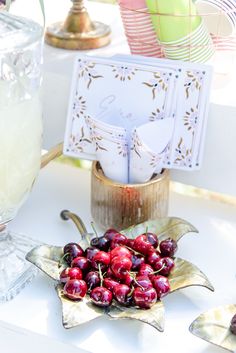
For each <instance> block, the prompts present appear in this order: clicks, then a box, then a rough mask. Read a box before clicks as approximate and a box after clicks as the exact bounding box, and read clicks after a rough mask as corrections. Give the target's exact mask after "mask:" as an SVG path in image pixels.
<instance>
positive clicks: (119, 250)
mask: <svg viewBox="0 0 236 353" xmlns="http://www.w3.org/2000/svg"><path fill="white" fill-rule="evenodd" d="M110 255H111V261H112V260H113V259H114V258H115V257H116V256H118V257H128V258H129V259H131V257H132V255H131V252H130V251H129V250H128V249H127V248H125V247H124V246H117V247H116V248H114V249H113V250H111V252H110Z"/></svg>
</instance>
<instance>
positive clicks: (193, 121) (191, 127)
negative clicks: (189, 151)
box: [184, 107, 199, 133]
mask: <svg viewBox="0 0 236 353" xmlns="http://www.w3.org/2000/svg"><path fill="white" fill-rule="evenodd" d="M198 117H199V116H198V107H196V109H194V108H191V109H190V111H188V112H186V113H185V116H184V126H186V127H187V130H188V131H192V133H194V131H195V128H196V126H197V124H198Z"/></svg>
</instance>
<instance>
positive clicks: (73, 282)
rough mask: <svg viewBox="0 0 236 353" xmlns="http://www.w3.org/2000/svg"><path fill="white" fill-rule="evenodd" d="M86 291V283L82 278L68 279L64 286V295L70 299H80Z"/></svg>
mask: <svg viewBox="0 0 236 353" xmlns="http://www.w3.org/2000/svg"><path fill="white" fill-rule="evenodd" d="M86 292H87V285H86V283H85V281H83V280H82V279H70V280H69V281H68V282H67V283H66V284H65V287H64V290H63V293H64V295H65V296H66V297H67V298H69V299H72V300H79V299H82V298H83V297H84V296H85V294H86Z"/></svg>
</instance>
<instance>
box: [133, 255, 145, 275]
mask: <svg viewBox="0 0 236 353" xmlns="http://www.w3.org/2000/svg"><path fill="white" fill-rule="evenodd" d="M131 261H132V270H133V271H137V270H139V268H140V266H141V265H142V264H144V262H145V258H144V256H143V255H139V254H137V255H136V254H133V255H132V258H131Z"/></svg>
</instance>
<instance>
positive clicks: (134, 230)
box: [26, 218, 213, 331]
mask: <svg viewBox="0 0 236 353" xmlns="http://www.w3.org/2000/svg"><path fill="white" fill-rule="evenodd" d="M147 227H148V231H150V232H154V233H156V234H157V235H158V238H159V239H160V240H163V239H166V238H169V237H171V238H173V239H175V240H176V241H178V240H179V239H180V238H181V237H182V236H183V235H184V234H186V233H188V232H197V230H196V228H195V227H193V226H192V225H191V224H190V223H188V222H186V221H184V220H182V219H180V218H164V219H159V220H155V221H149V222H145V223H142V224H139V225H137V226H135V227H131V228H129V229H128V230H126V231H123V233H125V234H126V235H127V236H128V237H136V236H137V235H139V234H142V233H144V232H146V229H147ZM83 241H84V239H83ZM79 243H80V242H79ZM62 256H63V248H62V247H58V246H51V245H42V246H38V247H36V248H34V249H33V250H31V251H30V252H29V253H28V254H27V256H26V258H27V260H28V261H30V262H31V263H33V264H34V265H35V266H37V267H38V268H39V269H40V270H42V271H43V272H44V273H46V274H47V275H48V276H49V277H51V278H53V279H54V280H57V281H58V280H59V275H60V272H61V270H62V268H61V267H60V266H59V263H60V260H61V258H62ZM169 280H170V285H171V292H173V291H175V290H177V289H181V288H185V287H188V286H204V287H206V288H208V289H210V290H213V287H212V286H211V284H210V282H209V281H208V279H207V277H206V276H205V275H204V274H203V273H202V272H201V271H200V270H199V269H198V268H197V267H196V266H194V265H193V264H191V263H189V262H187V261H185V260H182V259H179V258H175V267H174V270H173V272H172V274H171V275H170V276H169ZM57 294H58V296H59V298H60V300H61V302H62V312H63V315H62V316H63V325H64V327H65V328H72V327H75V326H78V325H81V324H83V323H85V322H89V321H91V320H93V319H95V318H97V317H99V316H102V315H104V314H105V315H109V317H110V318H113V319H134V320H139V321H142V322H144V323H147V324H149V325H151V326H153V327H154V328H155V329H157V330H159V331H163V330H164V306H163V303H162V302H161V301H159V302H157V303H156V304H155V305H154V306H153V307H152V308H151V309H148V310H142V309H137V308H135V307H128V308H127V307H122V306H121V305H119V304H118V303H116V302H114V303H113V304H112V306H111V307H110V308H108V309H106V310H104V309H102V308H98V307H96V306H95V305H93V304H92V303H91V301H90V299H89V296H88V295H87V296H86V297H85V298H84V299H83V300H82V301H72V300H69V299H67V298H66V297H65V296H64V295H63V290H62V286H61V285H60V284H59V285H58V286H57Z"/></svg>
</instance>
